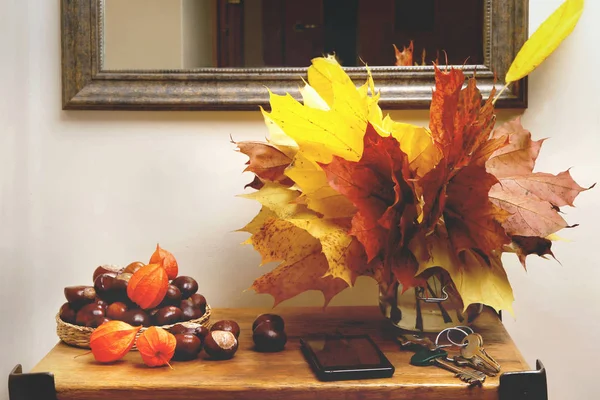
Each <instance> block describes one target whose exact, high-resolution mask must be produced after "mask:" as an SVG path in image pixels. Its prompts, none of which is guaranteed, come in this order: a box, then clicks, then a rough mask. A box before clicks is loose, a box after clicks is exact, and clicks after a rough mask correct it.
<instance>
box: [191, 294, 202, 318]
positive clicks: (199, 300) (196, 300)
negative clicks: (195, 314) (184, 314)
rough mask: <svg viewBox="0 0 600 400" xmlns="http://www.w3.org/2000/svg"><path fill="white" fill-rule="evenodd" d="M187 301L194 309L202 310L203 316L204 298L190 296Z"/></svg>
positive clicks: (199, 295)
mask: <svg viewBox="0 0 600 400" xmlns="http://www.w3.org/2000/svg"><path fill="white" fill-rule="evenodd" d="M189 300H191V302H192V304H193V306H194V307H195V308H199V309H202V310H203V312H202V313H203V314H204V311H206V297H204V296H202V295H201V294H198V293H196V294H193V295H191V296H190V298H189Z"/></svg>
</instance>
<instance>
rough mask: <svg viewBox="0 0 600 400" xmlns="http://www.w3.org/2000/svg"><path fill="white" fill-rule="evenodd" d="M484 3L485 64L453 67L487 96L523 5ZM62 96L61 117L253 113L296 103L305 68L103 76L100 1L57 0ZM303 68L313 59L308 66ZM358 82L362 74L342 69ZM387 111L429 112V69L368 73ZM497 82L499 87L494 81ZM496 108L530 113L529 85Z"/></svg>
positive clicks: (515, 88) (519, 38) (521, 33)
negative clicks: (274, 97)
mask: <svg viewBox="0 0 600 400" xmlns="http://www.w3.org/2000/svg"><path fill="white" fill-rule="evenodd" d="M482 1H484V4H485V7H484V9H485V12H484V14H485V20H484V32H485V40H484V64H482V65H464V66H462V65H461V66H457V67H460V68H463V69H464V70H465V73H466V74H467V75H472V74H474V73H475V74H476V76H477V81H478V86H479V88H480V89H481V91H482V93H483V96H484V97H487V96H488V95H489V93H490V92H491V90H492V88H493V87H494V86H496V87H497V88H500V87H501V83H502V82H503V80H504V76H505V74H506V72H507V70H508V68H509V67H510V64H511V62H512V60H513V59H514V57H515V56H516V54H517V52H518V51H519V49H520V48H521V46H522V45H523V43H525V40H526V39H527V37H528V23H529V22H528V8H529V2H528V0H482ZM61 7H62V13H61V15H62V20H61V28H62V35H61V36H62V96H63V109H65V110H172V111H184V110H257V109H258V106H268V100H269V94H268V91H267V89H266V88H267V87H268V88H270V89H271V90H272V91H273V92H275V93H278V94H283V93H286V92H288V93H291V94H292V95H293V96H294V97H296V98H299V97H300V96H299V94H300V93H299V91H298V88H299V87H300V86H301V85H302V80H301V77H302V76H306V68H254V69H253V68H201V69H193V70H105V69H103V67H102V65H103V63H102V58H103V9H104V0H61ZM306 62H307V65H308V64H309V63H310V60H306ZM345 70H346V71H347V72H348V74H349V75H350V77H351V78H352V79H353V80H355V81H356V82H361V81H364V80H365V79H366V70H365V68H363V67H350V68H345ZM371 70H372V72H373V78H374V79H375V84H376V86H377V89H378V90H381V101H380V104H381V106H382V108H384V109H427V108H429V104H430V102H431V93H432V88H433V86H434V71H433V67H432V66H421V67H419V66H415V67H401V68H399V67H377V66H374V67H371ZM496 80H497V82H496ZM496 106H497V107H499V108H516V109H523V108H526V107H527V80H526V79H524V80H522V81H520V82H517V83H515V84H513V85H511V89H510V90H507V91H505V92H504V93H503V94H502V96H501V97H500V99H499V101H498V102H497V103H496Z"/></svg>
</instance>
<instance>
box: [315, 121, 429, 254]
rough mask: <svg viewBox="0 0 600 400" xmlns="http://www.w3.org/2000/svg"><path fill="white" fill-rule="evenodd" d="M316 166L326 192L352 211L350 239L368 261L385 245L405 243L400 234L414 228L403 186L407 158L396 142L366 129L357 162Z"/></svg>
mask: <svg viewBox="0 0 600 400" xmlns="http://www.w3.org/2000/svg"><path fill="white" fill-rule="evenodd" d="M321 166H322V168H323V170H324V171H325V173H326V175H327V179H328V181H329V184H330V186H331V187H332V188H334V189H335V190H336V191H338V192H339V193H341V194H343V195H344V196H346V197H347V198H348V199H350V201H352V203H353V204H354V205H355V206H356V208H357V213H356V214H355V216H354V218H353V219H352V228H351V230H350V234H351V235H353V236H355V237H356V238H357V239H358V240H359V241H360V243H362V245H363V246H364V247H365V250H366V253H367V256H368V261H371V260H373V259H374V258H375V257H377V256H380V255H384V254H383V253H384V250H385V249H386V248H389V243H390V241H391V242H393V243H394V244H397V245H398V246H400V247H401V246H402V245H403V243H405V242H404V239H405V238H404V237H403V234H404V235H408V234H409V232H410V230H411V228H410V227H411V226H414V225H415V220H416V216H417V213H416V198H415V194H414V190H413V188H412V186H411V185H412V184H410V183H409V182H408V179H410V168H409V166H408V157H407V156H406V154H404V153H403V152H402V150H400V144H399V143H398V141H397V140H396V139H394V138H393V137H391V136H388V137H382V136H381V135H379V134H378V133H377V131H376V130H375V129H374V128H373V126H371V125H370V124H369V125H368V126H367V131H366V133H365V137H364V152H363V154H362V157H361V159H360V160H359V161H357V162H353V161H347V160H345V159H343V158H341V157H334V158H333V160H332V161H331V163H329V164H323V165H321ZM401 223H402V224H403V226H401Z"/></svg>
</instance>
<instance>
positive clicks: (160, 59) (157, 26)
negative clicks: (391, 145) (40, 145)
mask: <svg viewBox="0 0 600 400" xmlns="http://www.w3.org/2000/svg"><path fill="white" fill-rule="evenodd" d="M483 3H484V0H451V1H449V0H105V1H104V2H103V4H104V10H103V17H104V24H103V28H104V29H103V40H104V53H103V56H104V57H103V69H104V70H116V69H138V70H148V69H175V70H176V69H195V68H206V67H242V68H243V67H246V68H262V67H305V66H307V64H308V63H309V61H310V60H311V59H312V58H314V57H318V56H321V55H323V54H328V53H335V54H336V55H337V57H338V59H339V60H340V62H341V63H342V65H344V66H362V65H363V62H366V63H368V64H369V65H373V66H376V65H377V66H379V65H381V66H393V65H395V64H396V53H395V49H394V46H397V47H398V48H400V50H402V49H403V47H409V46H410V43H411V42H413V43H414V57H413V64H418V65H421V64H426V65H430V64H431V62H433V61H435V60H436V59H439V60H440V61H441V62H442V63H445V60H446V54H447V57H448V63H450V64H464V63H465V62H467V60H468V63H469V64H482V63H483V62H484V59H483V58H484V38H483V32H484V14H485V13H484V5H483ZM444 52H445V53H446V54H444Z"/></svg>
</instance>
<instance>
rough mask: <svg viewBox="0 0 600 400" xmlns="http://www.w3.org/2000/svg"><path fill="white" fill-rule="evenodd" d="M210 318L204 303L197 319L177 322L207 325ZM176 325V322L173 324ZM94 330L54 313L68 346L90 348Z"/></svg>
mask: <svg viewBox="0 0 600 400" xmlns="http://www.w3.org/2000/svg"><path fill="white" fill-rule="evenodd" d="M209 319H210V306H209V305H208V304H207V305H206V312H205V313H204V315H203V316H202V317H200V318H198V319H192V320H189V321H185V322H178V324H182V325H186V326H187V325H192V326H193V325H196V326H197V325H207V324H208V320H209ZM174 325H177V324H174ZM174 325H163V326H161V328H163V329H169V328H172V327H173V326H174ZM146 329H148V328H142V329H140V331H139V332H138V336H139V335H140V334H141V333H142V332H144V331H145V330H146ZM92 332H94V328H87V327H85V326H79V325H73V324H69V323H67V322H64V321H63V320H62V319H60V316H59V315H58V314H56V334H57V335H58V337H59V338H60V340H62V341H63V342H65V343H66V344H68V345H69V346H75V347H81V348H84V349H89V348H90V336H91V335H92ZM133 350H136V347H135V345H134V346H133Z"/></svg>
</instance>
